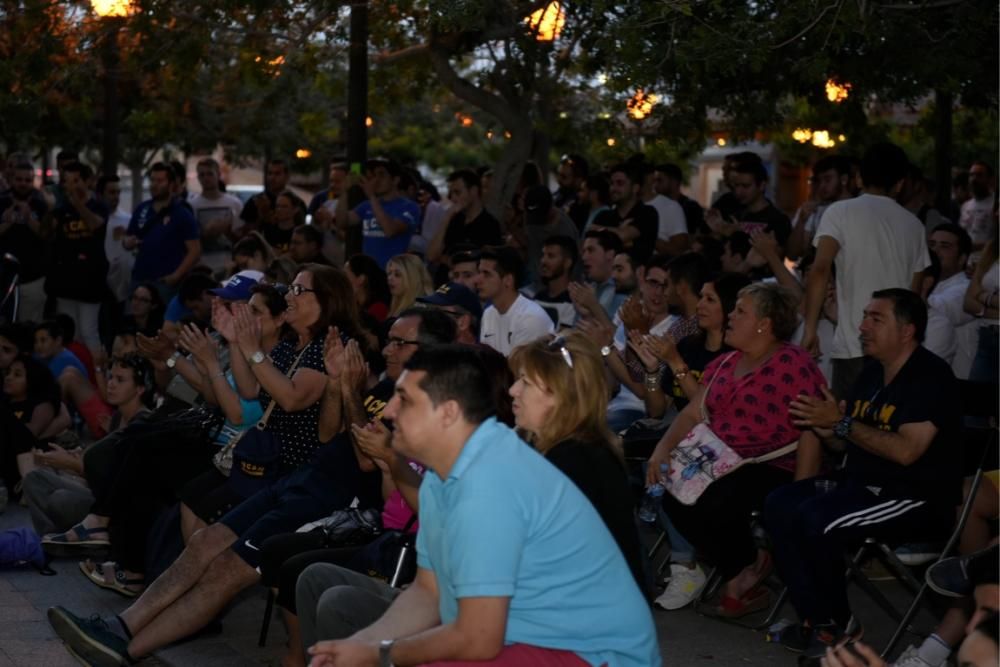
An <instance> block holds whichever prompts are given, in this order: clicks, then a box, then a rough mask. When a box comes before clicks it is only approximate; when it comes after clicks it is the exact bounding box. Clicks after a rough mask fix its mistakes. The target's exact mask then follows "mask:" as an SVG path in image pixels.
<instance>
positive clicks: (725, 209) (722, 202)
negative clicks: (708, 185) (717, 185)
mask: <svg viewBox="0 0 1000 667" xmlns="http://www.w3.org/2000/svg"><path fill="white" fill-rule="evenodd" d="M712 208H714V209H715V210H717V211H718V212H719V213H721V214H722V219H723V220H725V221H726V222H729V218H731V217H732V216H734V215H736V214H737V213H739V212H740V210H742V208H743V206H742V204H740V200H739V199H737V198H736V195H734V194H733V193H732V192H723V193H722V194H721V195H719V198H718V199H716V200H715V201H714V202H712Z"/></svg>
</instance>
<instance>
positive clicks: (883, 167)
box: [861, 142, 910, 192]
mask: <svg viewBox="0 0 1000 667" xmlns="http://www.w3.org/2000/svg"><path fill="white" fill-rule="evenodd" d="M909 164H910V161H909V160H908V159H907V157H906V153H905V152H903V149H902V148H900V147H899V146H897V145H896V144H890V143H888V142H883V143H878V144H874V145H873V146H872V147H871V148H869V149H868V150H867V151H865V156H864V157H863V158H862V159H861V182H862V183H863V184H864V185H865V187H876V188H881V189H882V190H885V191H887V192H888V191H889V190H892V188H893V186H895V185H896V183H899V182H900V181H901V180H903V178H904V177H905V176H906V168H907V167H908V166H909Z"/></svg>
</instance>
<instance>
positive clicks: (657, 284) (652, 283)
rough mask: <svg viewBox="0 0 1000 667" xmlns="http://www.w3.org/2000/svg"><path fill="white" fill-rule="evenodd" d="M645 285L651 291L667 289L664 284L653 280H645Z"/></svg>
mask: <svg viewBox="0 0 1000 667" xmlns="http://www.w3.org/2000/svg"><path fill="white" fill-rule="evenodd" d="M646 284H647V285H649V286H650V287H652V288H653V289H656V290H659V291H661V292H663V291H665V290H666V289H667V284H666V283H661V282H660V281H659V280H653V279H652V278H646Z"/></svg>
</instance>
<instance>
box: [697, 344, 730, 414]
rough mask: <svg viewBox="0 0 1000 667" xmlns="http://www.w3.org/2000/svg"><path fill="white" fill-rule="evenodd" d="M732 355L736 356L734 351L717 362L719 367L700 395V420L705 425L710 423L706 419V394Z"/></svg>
mask: <svg viewBox="0 0 1000 667" xmlns="http://www.w3.org/2000/svg"><path fill="white" fill-rule="evenodd" d="M734 354H736V351H735V350H734V351H732V352H730V353H729V354H727V355H726V358H725V359H723V360H722V361H720V362H719V365H718V366H716V367H715V372H714V373H712V379H711V380H709V381H708V384H707V385H705V391H703V392H702V393H701V406H700V410H701V420H702V421H703V422H705V423H706V424H710V423H712V422H711V420H710V419H709V418H708V410H707V409H706V408H705V401H706V400H708V392H709V391H711V389H712V385H713V384H714V383H715V378H717V377H719V373H720V372H721V371H722V365H723V364H725V363H726V362H727V361H729V360H730V359H731V358H732V357H733V355H734Z"/></svg>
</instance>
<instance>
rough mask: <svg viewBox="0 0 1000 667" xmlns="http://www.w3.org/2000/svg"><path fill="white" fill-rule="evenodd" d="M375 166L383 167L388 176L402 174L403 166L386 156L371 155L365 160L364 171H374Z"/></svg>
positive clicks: (397, 176)
mask: <svg viewBox="0 0 1000 667" xmlns="http://www.w3.org/2000/svg"><path fill="white" fill-rule="evenodd" d="M376 167H384V168H385V170H386V171H387V172H389V175H390V176H394V177H396V178H399V177H400V176H402V175H403V168H402V167H401V166H399V163H398V162H396V161H395V160H392V159H390V158H387V157H373V158H370V159H369V160H368V161H367V162H365V168H364V170H365V171H375V168H376Z"/></svg>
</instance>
